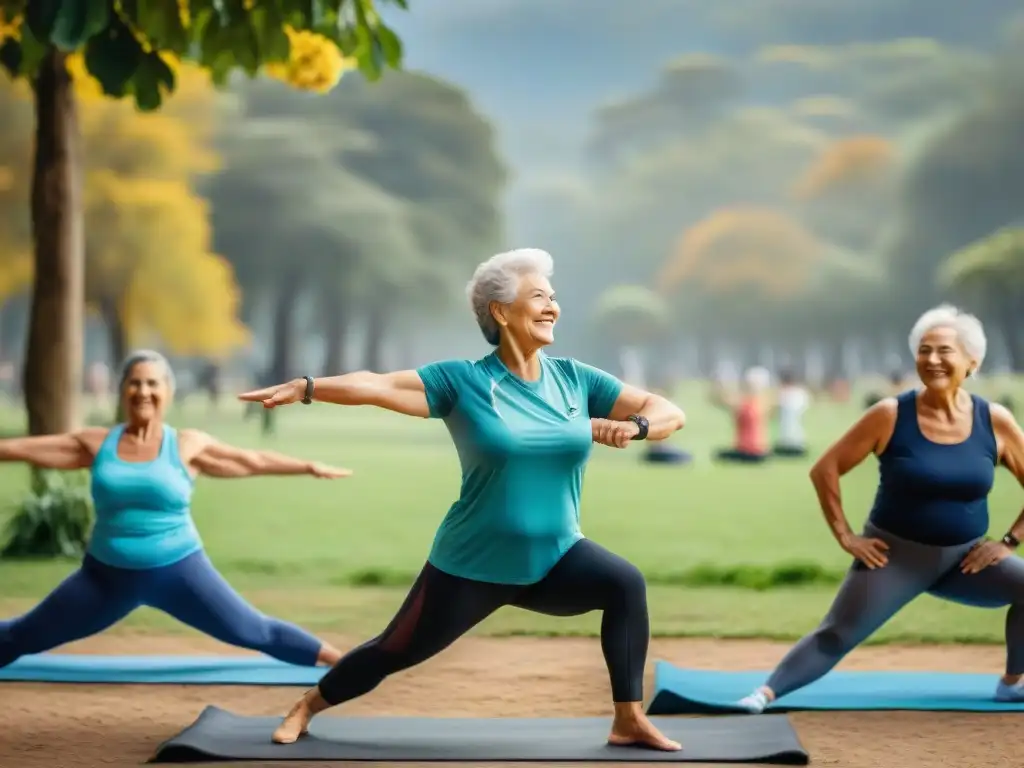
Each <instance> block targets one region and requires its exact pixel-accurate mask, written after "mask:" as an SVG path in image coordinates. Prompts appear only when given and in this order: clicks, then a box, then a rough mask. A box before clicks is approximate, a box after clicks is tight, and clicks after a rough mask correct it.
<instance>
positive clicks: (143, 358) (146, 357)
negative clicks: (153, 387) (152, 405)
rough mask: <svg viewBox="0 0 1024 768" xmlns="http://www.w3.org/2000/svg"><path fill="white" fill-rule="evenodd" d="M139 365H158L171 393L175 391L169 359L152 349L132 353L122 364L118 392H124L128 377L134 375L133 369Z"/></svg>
mask: <svg viewBox="0 0 1024 768" xmlns="http://www.w3.org/2000/svg"><path fill="white" fill-rule="evenodd" d="M139 363H156V364H157V365H159V366H160V367H161V368H162V369H163V371H164V381H166V382H167V386H168V387H170V389H171V391H172V392H173V391H174V384H175V382H174V370H173V369H172V368H171V364H170V363H169V362H167V358H166V357H164V356H163V355H161V354H160V353H159V352H156V351H154V350H152V349H138V350H136V351H134V352H132V353H131V354H130V355H128V357H126V358H125V359H124V362H123V363H121V381H120V383H119V384H118V385H117V390H118V392H123V391H124V385H125V384H127V383H128V377H129V376H131V375H132V369H134V368H135V366H136V365H138V364H139Z"/></svg>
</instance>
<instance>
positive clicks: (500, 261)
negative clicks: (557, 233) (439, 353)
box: [466, 248, 555, 346]
mask: <svg viewBox="0 0 1024 768" xmlns="http://www.w3.org/2000/svg"><path fill="white" fill-rule="evenodd" d="M554 271H555V262H554V259H552V258H551V254H550V253H548V252H547V251H543V250H541V249H539V248H518V249H516V250H514V251H506V252H505V253H499V254H496V255H495V256H491V258H489V259H488V260H487V261H485V262H483V263H482V264H480V265H479V266H478V267H477V268H476V271H475V272H473V277H472V279H470V281H469V283H468V284H467V285H466V297H467V298H468V299H469V306H470V307H472V309H473V314H474V315H475V316H476V322H477V325H479V326H480V331H481V332H482V333H483V335H484V338H485V339H487V343H488V344H492V345H494V346H497V344H498V338H499V336H500V329H499V328H498V321H497V320H495V319H494V315H492V314H491V302H492V301H496V302H498V303H499V304H511V303H512V302H513V301H515V298H516V294H517V293H518V291H519V281H520V279H522V277H523V276H524V275H533V274H537V275H543V276H544V277H551V275H552V274H553V273H554Z"/></svg>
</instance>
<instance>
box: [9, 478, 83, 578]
mask: <svg viewBox="0 0 1024 768" xmlns="http://www.w3.org/2000/svg"><path fill="white" fill-rule="evenodd" d="M92 521H93V509H92V496H91V494H90V493H89V474H88V473H87V472H55V471H51V470H33V476H32V491H31V492H30V493H29V494H28V495H27V496H26V497H25V498H24V499H22V501H21V503H20V504H19V505H18V508H17V510H16V511H15V513H14V515H13V517H11V519H10V522H9V523H8V524H7V530H6V532H5V535H4V537H3V539H4V540H5V541H6V544H4V547H3V549H2V550H0V557H7V558H14V557H81V556H82V555H83V554H84V553H85V548H86V545H87V544H88V541H89V534H90V532H91V531H92Z"/></svg>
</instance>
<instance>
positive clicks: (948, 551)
mask: <svg viewBox="0 0 1024 768" xmlns="http://www.w3.org/2000/svg"><path fill="white" fill-rule="evenodd" d="M864 535H865V536H869V537H872V538H879V539H882V540H883V541H885V542H887V543H888V544H889V551H888V553H887V554H888V558H889V562H888V564H886V565H885V567H883V568H877V569H875V570H871V569H869V568H867V567H866V566H864V565H862V564H860V563H854V564H853V565H852V566H851V567H850V570H849V572H848V573H847V575H846V579H845V580H844V581H843V584H842V586H841V587H840V588H839V593H838V594H837V595H836V598H835V601H834V602H833V603H832V607H831V608H830V609H829V612H828V614H827V615H826V616H825V619H824V621H822V622H821V625H820V626H819V627H818V628H817V629H816V630H814V631H813V632H811V633H810V634H809V635H806V636H805V637H804V638H803V639H802V640H800V642H798V643H797V644H796V645H795V646H793V648H792V649H791V650H790V651H789V653H787V654H786V656H785V658H783V660H782V662H781V663H780V664H779V666H778V667H776V669H775V671H774V672H773V673H772V675H771V677H770V678H769V679H768V683H767V686H768V687H769V688H770V689H771V690H772V691H773V692H774V693H775V696H776V697H781V696H785V695H786V694H787V693H792V692H793V691H795V690H797V689H799V688H803V687H804V686H805V685H808V684H810V683H813V682H814V681H815V680H817V679H818V678H820V677H822V676H823V675H824V674H825V673H826V672H828V671H830V670H831V669H832V668H833V667H834V666H835V665H836V664H838V663H839V662H840V661H841V660H842V658H843V657H844V656H846V655H847V654H848V653H849V652H850V651H852V650H853V649H854V648H856V647H857V646H858V645H860V644H861V643H862V642H864V641H865V640H867V639H868V637H870V636H871V635H872V634H873V633H874V632H875V631H876V630H877V629H879V628H880V627H881V626H882V625H883V624H885V622H887V621H888V620H889V619H891V618H892V617H893V616H894V615H896V613H897V612H898V611H899V610H900V609H901V608H902V607H903V606H905V605H906V604H907V603H909V602H910V601H911V600H913V599H914V598H916V597H918V596H919V595H922V594H926V593H927V594H929V595H934V596H935V597H941V598H943V599H945V600H951V601H953V602H956V603H961V604H963V605H972V606H975V607H978V608H1002V607H1005V606H1007V605H1008V606H1010V610H1009V611H1008V612H1007V614H1006V673H1007V674H1010V675H1016V674H1024V559H1021V558H1020V557H1017V556H1011V557H1008V558H1006V559H1005V560H1003V561H1001V562H999V563H997V564H995V565H990V566H989V567H988V568H985V569H984V570H982V571H979V572H978V573H975V574H971V575H967V574H964V573H962V572H961V571H960V568H959V565H960V561H961V560H963V559H964V557H965V556H966V555H967V553H968V552H969V551H970V549H971V547H972V546H973V545H974V543H975V542H968V543H967V544H960V545H957V546H953V547H936V546H929V545H927V544H918V543H916V542H912V541H907V540H906V539H901V538H899V537H898V536H894V535H893V534H891V533H889V532H888V531H883V530H881V529H879V528H876V527H875V526H873V525H871V524H870V523H868V524H867V525H866V526H865V527H864Z"/></svg>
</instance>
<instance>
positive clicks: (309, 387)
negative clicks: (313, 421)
mask: <svg viewBox="0 0 1024 768" xmlns="http://www.w3.org/2000/svg"><path fill="white" fill-rule="evenodd" d="M302 378H304V379H305V380H306V396H305V397H303V398H302V402H303V404H304V405H309V404H310V403H312V402H313V377H312V376H303V377H302Z"/></svg>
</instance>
